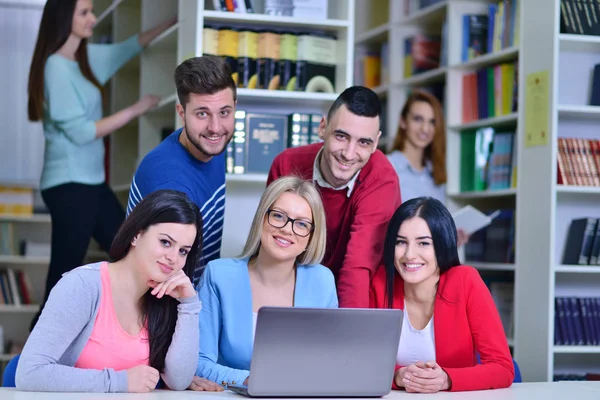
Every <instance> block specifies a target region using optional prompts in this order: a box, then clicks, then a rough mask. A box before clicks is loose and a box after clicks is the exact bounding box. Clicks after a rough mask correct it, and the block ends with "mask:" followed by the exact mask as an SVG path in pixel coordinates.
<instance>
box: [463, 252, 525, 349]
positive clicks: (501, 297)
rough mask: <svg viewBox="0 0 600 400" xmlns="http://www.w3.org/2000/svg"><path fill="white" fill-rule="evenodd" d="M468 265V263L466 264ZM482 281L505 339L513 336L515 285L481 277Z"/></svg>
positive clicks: (504, 280) (505, 281) (502, 280)
mask: <svg viewBox="0 0 600 400" xmlns="http://www.w3.org/2000/svg"><path fill="white" fill-rule="evenodd" d="M467 264H468V262H467ZM482 278H483V281H484V282H485V284H486V286H487V287H488V289H489V290H490V294H491V295H492V299H494V304H495V305H496V309H497V310H498V314H499V315H500V320H501V321H502V327H503V328H504V334H505V335H506V337H507V338H512V337H513V336H514V314H515V313H514V297H515V296H514V291H515V285H514V282H513V281H507V280H506V279H502V278H496V277H491V278H487V277H485V276H482Z"/></svg>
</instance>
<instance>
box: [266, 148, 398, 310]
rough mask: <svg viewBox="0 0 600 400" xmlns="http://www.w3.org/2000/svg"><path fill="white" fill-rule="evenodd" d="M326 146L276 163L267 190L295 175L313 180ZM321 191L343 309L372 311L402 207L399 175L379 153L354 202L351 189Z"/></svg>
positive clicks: (328, 260) (294, 151)
mask: <svg viewBox="0 0 600 400" xmlns="http://www.w3.org/2000/svg"><path fill="white" fill-rule="evenodd" d="M321 147H323V144H322V143H318V144H311V145H308V146H301V147H296V148H291V149H287V150H285V151H283V152H282V153H281V154H279V155H278V156H277V157H275V160H274V161H273V164H272V166H271V170H270V171H269V179H268V181H267V185H268V184H269V183H271V182H272V181H273V180H275V179H277V178H280V177H281V176H284V175H292V174H294V175H298V176H301V177H302V178H304V179H308V180H312V178H313V165H314V162H315V158H316V156H317V153H318V152H319V150H320V149H321ZM316 186H317V188H318V189H319V191H320V192H321V198H322V199H323V204H324V206H325V214H326V219H327V220H326V223H327V249H326V252H325V258H324V259H323V265H326V266H327V267H329V268H330V269H331V271H332V272H333V274H334V276H335V278H336V284H337V291H338V299H339V303H340V307H346V308H352V307H355V308H369V282H370V281H371V279H372V277H373V275H374V273H375V270H376V269H377V266H378V265H379V264H380V263H381V257H382V253H383V242H384V238H385V232H386V229H387V225H388V222H389V221H390V219H391V217H392V214H393V213H394V211H396V209H397V208H398V207H399V206H400V185H399V183H398V175H397V174H396V172H395V171H394V168H393V167H392V165H391V164H390V163H389V161H388V160H387V158H386V157H385V155H384V154H383V153H382V152H381V151H379V150H377V151H376V152H375V153H373V155H372V156H371V158H370V160H369V162H367V164H366V165H365V166H364V167H363V168H362V170H361V171H360V172H359V174H358V177H357V180H356V183H355V185H354V189H353V191H352V194H351V195H350V197H348V195H347V190H333V189H328V188H322V187H319V186H318V185H316Z"/></svg>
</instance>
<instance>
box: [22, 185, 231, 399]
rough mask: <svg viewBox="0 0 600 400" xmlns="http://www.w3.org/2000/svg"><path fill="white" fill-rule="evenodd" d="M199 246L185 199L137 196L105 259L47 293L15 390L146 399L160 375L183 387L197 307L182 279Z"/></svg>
mask: <svg viewBox="0 0 600 400" xmlns="http://www.w3.org/2000/svg"><path fill="white" fill-rule="evenodd" d="M201 248H202V219H201V215H200V211H199V209H198V207H197V206H196V205H195V204H194V203H193V202H191V201H190V200H189V199H188V198H187V196H186V195H185V194H184V193H181V192H177V191H172V190H159V191H156V192H153V193H151V194H149V195H148V196H146V197H145V198H144V199H142V200H141V201H140V202H139V203H138V205H137V206H136V207H135V208H134V209H133V211H132V212H131V214H130V215H129V216H128V217H127V219H126V220H125V222H124V223H123V225H122V226H121V227H120V229H119V231H118V232H117V234H116V236H115V238H114V240H113V243H112V246H111V249H110V259H111V261H110V262H101V263H95V264H89V265H84V266H82V267H79V268H76V269H74V270H72V271H70V272H68V273H67V274H65V275H64V276H63V277H62V278H61V280H60V281H59V282H58V284H57V285H56V286H55V287H54V288H53V289H52V292H51V294H50V296H49V299H48V302H47V303H46V305H45V307H44V310H43V312H42V314H41V316H40V319H39V321H38V323H37V324H36V326H35V328H34V330H33V331H32V333H31V335H30V337H29V338H28V340H27V343H26V344H25V347H24V349H23V353H22V355H21V358H20V360H19V365H18V367H17V376H16V383H17V388H18V389H23V390H36V391H62V392H64V391H73V392H74V391H77V392H147V391H151V390H153V389H154V388H156V386H157V383H158V381H159V379H160V378H161V377H162V378H163V381H164V383H165V384H166V386H167V387H168V388H170V389H174V390H185V389H186V388H187V387H188V386H189V385H190V384H191V383H192V379H193V377H194V374H195V371H196V363H197V359H198V352H199V340H200V339H199V321H198V314H199V312H200V309H201V307H202V305H201V303H200V300H199V298H198V295H197V293H196V291H195V289H194V287H193V285H192V283H191V281H190V278H189V277H188V276H189V275H190V274H191V273H192V271H193V270H194V269H195V268H196V267H197V265H198V264H199V262H200V255H201ZM202 384H203V385H209V386H214V388H212V389H213V390H218V389H220V387H219V386H218V385H217V384H214V383H212V382H208V381H206V382H203V383H202Z"/></svg>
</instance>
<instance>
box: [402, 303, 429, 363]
mask: <svg viewBox="0 0 600 400" xmlns="http://www.w3.org/2000/svg"><path fill="white" fill-rule="evenodd" d="M417 361H423V362H427V361H435V333H434V330H433V317H431V319H430V320H429V322H428V323H427V326H425V328H423V329H421V330H418V329H415V328H414V327H413V326H412V324H411V323H410V321H409V317H408V311H407V310H406V303H405V304H404V318H402V330H401V333H400V344H399V345H398V354H397V355H396V363H397V364H398V365H401V366H403V367H404V366H407V365H410V364H414V363H416V362H417Z"/></svg>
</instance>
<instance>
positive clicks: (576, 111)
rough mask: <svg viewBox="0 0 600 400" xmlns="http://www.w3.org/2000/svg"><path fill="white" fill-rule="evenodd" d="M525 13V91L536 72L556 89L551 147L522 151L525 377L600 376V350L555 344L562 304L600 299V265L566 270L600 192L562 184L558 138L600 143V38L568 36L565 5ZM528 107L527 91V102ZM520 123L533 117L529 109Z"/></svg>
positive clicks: (546, 0)
mask: <svg viewBox="0 0 600 400" xmlns="http://www.w3.org/2000/svg"><path fill="white" fill-rule="evenodd" d="M539 7H543V8H539ZM522 11H523V15H524V16H525V17H524V20H525V21H526V23H524V24H523V25H522V26H521V27H522V36H521V38H522V46H523V49H527V51H524V52H523V53H522V55H521V60H520V71H519V72H520V86H521V87H522V86H523V85H524V84H525V79H526V76H527V75H528V74H530V73H534V72H538V71H544V70H546V71H548V72H549V77H550V79H549V81H550V83H549V94H548V96H549V113H548V116H549V121H548V142H547V144H545V145H542V146H536V147H525V146H522V148H521V150H522V151H520V154H519V183H518V187H519V194H518V197H517V213H519V215H520V216H519V219H518V226H517V235H518V243H519V244H520V248H521V249H520V251H519V253H518V256H517V258H518V259H517V263H518V264H519V265H522V266H523V268H520V269H518V270H517V273H516V279H517V281H518V282H519V285H518V287H517V293H516V297H517V299H522V300H521V301H518V302H519V303H521V304H522V303H523V302H524V303H525V304H527V305H528V306H523V307H520V308H519V309H518V310H517V315H516V318H517V321H516V324H517V326H527V327H528V328H527V329H520V330H519V331H518V335H517V337H515V340H516V345H517V348H518V349H519V352H520V353H519V355H520V359H519V360H520V362H521V364H522V365H521V368H522V370H524V371H526V372H524V374H525V373H527V374H528V375H531V377H532V379H536V380H549V379H551V378H552V376H553V375H554V374H555V373H557V372H558V373H572V372H579V373H586V372H596V373H597V372H600V364H598V362H597V361H598V354H600V347H598V346H555V345H554V298H555V297H568V296H573V297H598V296H600V290H598V288H599V287H600V268H599V267H597V266H585V265H562V257H563V251H564V246H565V240H566V237H567V231H568V228H569V224H570V221H571V220H572V219H574V218H579V217H588V216H589V217H600V206H599V205H600V188H598V187H577V186H563V185H558V184H557V183H556V182H557V165H556V164H557V161H556V160H557V153H558V143H557V139H558V138H560V137H578V138H584V139H593V138H594V139H597V138H598V131H597V129H596V127H597V123H598V121H599V117H600V112H599V110H600V107H594V106H589V105H588V104H589V94H590V91H591V70H592V69H593V66H594V65H595V64H597V63H600V53H598V50H600V37H590V36H584V35H568V34H561V33H560V2H559V1H558V0H533V1H530V0H528V1H524V2H523V5H522ZM524 101H525V96H524V91H523V93H521V94H520V96H519V103H520V104H524ZM519 118H520V119H524V118H525V115H524V109H523V108H522V109H520V110H519ZM522 139H523V137H522ZM525 266H527V268H525ZM593 360H595V361H593Z"/></svg>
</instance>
